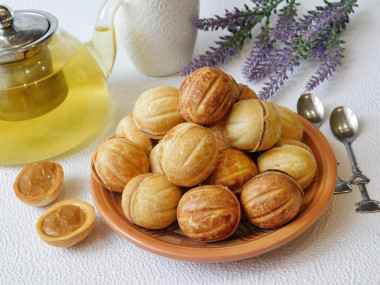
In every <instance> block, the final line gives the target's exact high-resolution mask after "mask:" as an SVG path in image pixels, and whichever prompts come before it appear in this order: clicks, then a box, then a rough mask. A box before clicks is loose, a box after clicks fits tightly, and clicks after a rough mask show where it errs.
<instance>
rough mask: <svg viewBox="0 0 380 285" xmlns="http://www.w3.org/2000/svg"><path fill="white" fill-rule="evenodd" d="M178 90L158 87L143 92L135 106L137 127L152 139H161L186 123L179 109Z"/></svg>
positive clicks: (134, 115) (134, 113)
mask: <svg viewBox="0 0 380 285" xmlns="http://www.w3.org/2000/svg"><path fill="white" fill-rule="evenodd" d="M177 102H178V89H177V88H174V87H156V88H152V89H149V90H147V91H145V92H143V93H142V94H141V95H140V96H139V97H138V98H137V100H136V102H135V104H134V106H133V120H134V122H135V125H136V127H137V128H138V129H139V130H141V131H142V132H144V133H146V134H147V135H148V136H149V137H150V138H153V139H161V138H162V137H163V136H164V135H165V134H166V133H167V132H168V131H169V130H170V129H171V128H172V127H174V126H175V125H177V124H179V123H182V122H184V121H185V120H184V119H183V118H182V116H181V114H180V113H179V112H178V109H177Z"/></svg>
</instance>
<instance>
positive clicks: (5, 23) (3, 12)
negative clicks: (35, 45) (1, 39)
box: [0, 5, 14, 29]
mask: <svg viewBox="0 0 380 285" xmlns="http://www.w3.org/2000/svg"><path fill="white" fill-rule="evenodd" d="M13 19H14V14H13V11H12V9H10V8H9V7H7V6H5V5H0V29H2V28H7V27H9V26H10V25H12V24H13Z"/></svg>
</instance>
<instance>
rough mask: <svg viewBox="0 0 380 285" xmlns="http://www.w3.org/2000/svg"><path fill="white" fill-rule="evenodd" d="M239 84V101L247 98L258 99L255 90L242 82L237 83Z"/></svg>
mask: <svg viewBox="0 0 380 285" xmlns="http://www.w3.org/2000/svg"><path fill="white" fill-rule="evenodd" d="M238 86H239V101H243V100H249V99H259V97H257V94H256V93H255V91H253V90H252V89H251V88H249V87H248V86H247V85H245V84H243V83H238Z"/></svg>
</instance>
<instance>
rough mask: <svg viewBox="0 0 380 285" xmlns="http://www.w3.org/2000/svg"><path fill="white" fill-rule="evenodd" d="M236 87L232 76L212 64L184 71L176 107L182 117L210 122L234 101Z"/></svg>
mask: <svg viewBox="0 0 380 285" xmlns="http://www.w3.org/2000/svg"><path fill="white" fill-rule="evenodd" d="M238 90H239V88H238V87H237V84H236V82H235V80H234V79H233V78H232V76H230V75H228V74H226V73H224V72H223V71H222V70H220V69H218V68H214V67H202V68H199V69H197V70H195V71H194V72H193V73H191V74H190V75H188V76H187V77H186V78H185V80H184V81H183V82H182V85H181V87H180V88H179V97H178V109H179V111H180V113H181V114H182V116H183V117H184V118H185V120H186V121H189V122H193V123H197V124H201V125H212V124H215V123H217V122H218V121H219V120H221V119H222V118H223V117H224V116H225V115H226V114H227V112H228V111H229V110H230V108H231V106H232V105H233V104H234V103H235V102H236V101H237V99H238V96H239V93H238Z"/></svg>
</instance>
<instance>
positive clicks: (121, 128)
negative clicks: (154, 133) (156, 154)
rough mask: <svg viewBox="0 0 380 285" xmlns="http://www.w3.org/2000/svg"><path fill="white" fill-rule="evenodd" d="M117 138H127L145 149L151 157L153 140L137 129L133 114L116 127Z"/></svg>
mask: <svg viewBox="0 0 380 285" xmlns="http://www.w3.org/2000/svg"><path fill="white" fill-rule="evenodd" d="M115 136H117V137H123V138H127V139H129V140H130V141H131V142H134V143H135V144H137V145H138V146H139V147H141V148H142V149H143V151H144V152H145V154H146V155H149V153H150V151H151V150H152V148H153V143H152V140H151V139H150V138H149V137H148V136H147V135H146V134H145V133H144V132H142V131H140V130H139V129H138V128H137V127H136V125H135V122H134V121H133V114H132V113H131V114H128V115H127V116H125V117H124V118H123V119H121V121H120V122H119V124H118V125H117V127H116V132H115Z"/></svg>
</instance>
